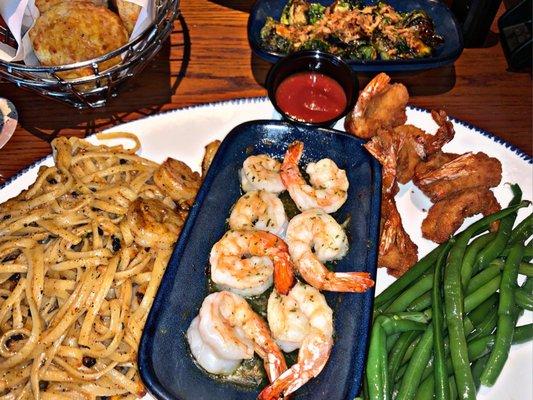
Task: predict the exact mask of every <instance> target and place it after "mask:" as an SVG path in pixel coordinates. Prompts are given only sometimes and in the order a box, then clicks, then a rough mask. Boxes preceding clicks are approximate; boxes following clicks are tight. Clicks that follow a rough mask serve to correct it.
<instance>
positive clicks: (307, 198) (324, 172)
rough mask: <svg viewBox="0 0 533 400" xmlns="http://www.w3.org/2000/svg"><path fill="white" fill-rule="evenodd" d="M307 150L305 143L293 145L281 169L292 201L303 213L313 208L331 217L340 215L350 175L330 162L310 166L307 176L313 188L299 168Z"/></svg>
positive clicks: (346, 195) (323, 160) (327, 160)
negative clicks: (335, 214) (304, 150)
mask: <svg viewBox="0 0 533 400" xmlns="http://www.w3.org/2000/svg"><path fill="white" fill-rule="evenodd" d="M303 149H304V145H303V143H302V142H298V141H295V142H293V143H292V144H290V145H289V148H288V149H287V152H286V153H285V158H284V159H283V164H282V165H281V179H282V180H283V183H284V184H285V187H286V188H287V190H288V191H289V194H290V196H291V198H292V200H293V201H294V203H295V204H296V206H297V207H298V209H299V210H300V211H305V210H309V209H312V208H320V209H322V210H324V211H325V212H327V213H333V212H335V211H337V210H338V209H339V208H341V207H342V205H343V204H344V203H345V202H346V199H347V198H348V185H349V183H348V178H347V177H346V171H344V170H343V169H340V168H339V167H337V165H336V164H335V162H334V161H333V160H330V159H329V158H324V159H322V160H320V161H318V162H316V163H309V164H308V165H307V168H306V172H307V174H308V175H309V182H310V183H311V184H308V183H307V182H306V181H305V179H304V178H303V176H302V174H301V172H300V169H299V168H298V163H299V161H300V158H301V157H302V153H303Z"/></svg>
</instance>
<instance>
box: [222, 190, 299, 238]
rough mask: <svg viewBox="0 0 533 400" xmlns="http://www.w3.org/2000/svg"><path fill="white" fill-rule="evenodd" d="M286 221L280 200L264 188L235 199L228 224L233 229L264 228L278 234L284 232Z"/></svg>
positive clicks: (280, 234)
mask: <svg viewBox="0 0 533 400" xmlns="http://www.w3.org/2000/svg"><path fill="white" fill-rule="evenodd" d="M287 223H288V221H287V215H286V214H285V209H284V208H283V203H282V202H281V200H280V199H279V198H278V197H277V196H276V195H275V194H274V193H270V192H266V191H264V190H253V191H251V192H248V193H245V194H244V195H243V196H242V197H241V198H240V199H239V200H237V203H235V206H234V207H233V210H231V215H230V217H229V226H230V228H231V229H233V230H238V229H257V230H265V231H268V232H270V233H273V234H275V235H278V236H282V235H283V234H284V233H285V229H286V228H287Z"/></svg>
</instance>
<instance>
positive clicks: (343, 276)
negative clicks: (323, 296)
mask: <svg viewBox="0 0 533 400" xmlns="http://www.w3.org/2000/svg"><path fill="white" fill-rule="evenodd" d="M332 275H333V276H332V279H327V280H326V281H325V282H324V283H323V290H329V291H334V292H355V293H364V292H366V291H367V290H368V289H370V288H371V287H373V286H374V280H373V279H372V278H371V277H370V274H369V273H368V272H336V273H333V274H332ZM328 278H329V277H328Z"/></svg>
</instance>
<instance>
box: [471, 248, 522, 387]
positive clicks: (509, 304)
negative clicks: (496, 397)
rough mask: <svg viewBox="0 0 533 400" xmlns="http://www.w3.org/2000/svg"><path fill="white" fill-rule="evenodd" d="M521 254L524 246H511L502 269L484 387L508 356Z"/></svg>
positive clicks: (484, 375)
mask: <svg viewBox="0 0 533 400" xmlns="http://www.w3.org/2000/svg"><path fill="white" fill-rule="evenodd" d="M523 252H524V246H523V245H522V244H521V243H518V244H516V245H513V247H512V248H511V251H510V252H509V257H508V258H507V261H506V262H505V266H504V268H503V273H502V278H501V283H500V301H499V304H498V329H497V330H496V343H495V345H494V348H493V350H492V352H491V354H490V357H489V360H488V362H487V365H486V366H485V369H484V370H483V373H482V374H481V383H482V384H484V385H486V386H492V385H494V382H496V379H497V378H498V376H499V375H500V372H501V370H502V369H503V366H504V365H505V361H507V357H508V355H509V349H510V347H511V342H512V340H513V333H514V327H515V324H516V320H517V313H516V310H515V301H514V291H515V289H516V286H517V283H516V280H517V277H518V265H519V264H520V260H521V259H522V255H523Z"/></svg>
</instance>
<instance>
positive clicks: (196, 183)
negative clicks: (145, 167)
mask: <svg viewBox="0 0 533 400" xmlns="http://www.w3.org/2000/svg"><path fill="white" fill-rule="evenodd" d="M154 182H155V184H156V185H157V187H158V188H159V189H161V190H162V191H163V193H165V194H166V195H167V196H169V197H170V198H171V199H172V200H174V201H175V202H177V203H178V204H179V205H180V206H182V207H185V208H188V207H189V206H191V205H192V202H193V200H194V198H195V197H196V193H197V192H198V189H199V188H200V183H201V179H200V175H199V174H198V172H193V171H192V170H191V169H190V168H189V166H188V165H187V164H185V163H184V162H182V161H179V160H174V159H173V158H167V159H166V160H165V162H163V164H161V165H160V167H159V168H158V169H157V170H156V171H155V172H154Z"/></svg>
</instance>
